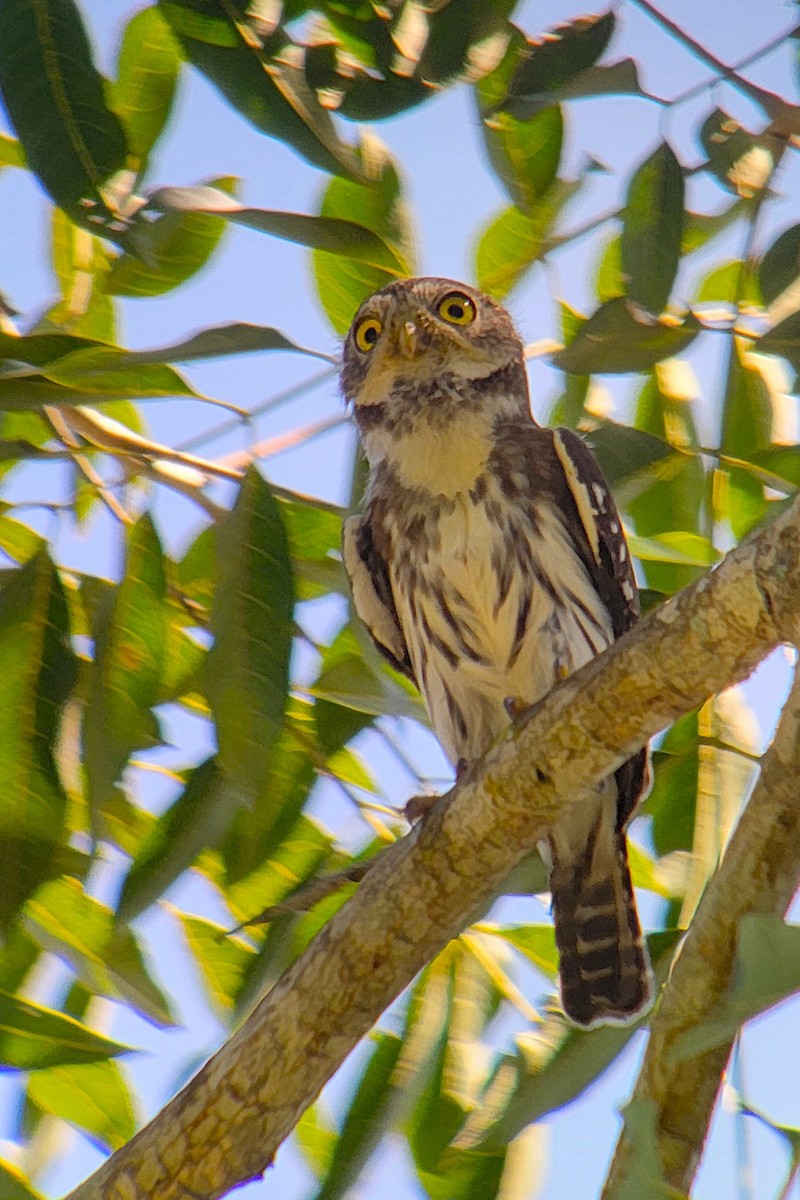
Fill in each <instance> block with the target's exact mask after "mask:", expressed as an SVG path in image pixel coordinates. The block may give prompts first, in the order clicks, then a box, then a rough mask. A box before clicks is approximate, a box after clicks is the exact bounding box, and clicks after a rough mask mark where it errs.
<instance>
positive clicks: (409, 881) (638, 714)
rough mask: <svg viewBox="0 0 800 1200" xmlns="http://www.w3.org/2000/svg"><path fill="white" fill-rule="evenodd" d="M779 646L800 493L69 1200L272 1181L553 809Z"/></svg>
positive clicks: (639, 633) (448, 811)
mask: <svg viewBox="0 0 800 1200" xmlns="http://www.w3.org/2000/svg"><path fill="white" fill-rule="evenodd" d="M782 641H792V642H797V641H800V500H798V501H796V502H795V503H794V504H793V505H792V506H791V507H790V508H789V509H787V510H786V512H784V513H783V514H781V515H780V516H779V517H777V518H776V519H775V520H774V521H773V522H772V523H771V524H769V525H768V526H767V527H766V528H763V529H761V530H760V531H759V532H757V533H756V534H755V535H752V536H750V537H749V538H747V539H746V540H745V541H744V542H743V543H742V544H741V545H740V546H739V547H737V548H736V549H735V550H734V551H732V552H731V553H730V554H729V555H728V556H727V558H726V559H725V560H724V561H723V562H722V563H721V564H720V565H719V566H718V567H717V568H716V570H713V571H711V572H709V574H707V575H706V576H704V577H703V578H702V579H700V580H699V581H698V582H697V583H695V584H693V585H692V586H691V587H689V588H687V589H686V590H685V591H684V592H682V593H681V594H680V595H679V596H677V597H675V598H673V599H672V600H670V601H668V602H667V603H666V604H665V605H663V606H662V607H661V608H660V609H657V610H656V611H655V612H653V613H651V614H650V615H649V616H648V617H647V618H645V620H643V621H642V622H641V623H640V624H639V625H638V626H637V627H636V628H635V629H634V630H633V631H632V632H631V633H630V634H628V635H626V637H625V638H624V639H622V640H621V641H620V642H617V643H616V645H615V646H613V647H611V649H610V650H609V651H608V652H606V653H605V654H603V655H602V656H601V657H599V658H597V659H595V660H594V661H593V662H591V663H589V664H588V665H587V666H586V667H584V668H583V669H582V670H581V671H579V672H578V673H577V674H576V675H573V676H571V677H570V678H569V679H567V680H565V681H564V683H563V684H562V685H560V686H559V687H558V688H556V689H555V690H554V691H553V692H552V693H551V694H550V695H549V696H547V697H546V698H545V699H544V700H543V701H542V702H541V703H540V704H539V705H537V706H536V707H535V708H534V709H533V710H532V711H531V712H530V713H528V714H527V715H526V717H525V718H524V720H523V721H522V723H521V724H520V725H519V726H517V727H515V728H514V729H513V730H511V731H510V733H509V735H508V736H507V737H506V738H505V739H503V740H502V741H501V742H500V743H499V744H498V745H497V746H495V747H494V749H493V750H492V751H491V752H490V753H489V754H488V755H487V757H486V759H485V761H484V762H483V763H482V764H481V765H480V767H479V768H476V770H475V771H474V772H472V773H471V774H470V775H468V776H467V777H466V778H465V779H464V780H463V781H462V782H460V783H459V785H458V786H457V787H456V788H455V789H454V790H453V792H452V793H450V794H449V795H448V797H446V798H444V799H443V801H442V802H441V803H439V804H437V805H436V806H435V807H434V809H433V810H432V811H431V813H430V815H429V816H428V817H427V818H426V820H425V821H423V822H422V823H421V824H420V825H419V826H417V827H416V828H415V829H414V830H412V832H411V833H410V834H409V835H408V836H407V837H405V838H403V839H402V841H400V842H398V843H396V845H394V846H392V847H391V848H390V849H389V850H387V851H386V853H385V854H384V855H383V856H382V859H381V862H380V863H379V864H378V865H377V866H376V867H375V869H374V871H371V872H370V874H369V875H368V876H367V878H366V880H365V881H364V883H362V884H361V886H360V888H359V890H358V892H357V893H356V895H355V896H353V897H352V898H351V899H350V900H349V901H348V903H347V904H345V905H344V906H343V907H342V908H341V909H340V910H339V912H337V913H336V915H335V916H334V917H333V918H332V920H331V921H330V922H329V923H328V925H326V926H325V928H324V929H323V930H322V931H321V933H320V934H319V935H318V937H317V938H316V939H315V940H314V942H312V944H311V945H310V946H309V947H308V949H307V950H306V952H305V954H303V955H302V957H301V958H299V959H298V960H297V961H296V962H295V963H294V964H293V965H292V966H291V967H290V969H289V970H288V971H287V972H286V974H285V975H284V976H283V977H282V978H281V979H280V980H279V981H278V983H277V984H276V985H275V987H274V988H273V989H272V991H271V992H270V993H269V994H268V995H267V996H266V997H265V998H264V999H263V1000H262V1001H261V1003H260V1004H259V1005H258V1007H257V1008H256V1009H255V1011H254V1012H253V1013H252V1014H251V1016H250V1017H249V1018H248V1020H247V1021H246V1022H245V1023H244V1025H242V1027H241V1028H240V1029H239V1030H238V1031H237V1032H236V1033H235V1034H234V1035H233V1037H232V1038H231V1039H230V1040H229V1041H228V1042H227V1043H226V1044H225V1045H224V1046H223V1047H222V1048H221V1049H220V1050H219V1051H218V1053H217V1054H215V1055H214V1056H213V1058H211V1059H210V1060H209V1062H208V1063H207V1064H206V1065H205V1066H204V1067H203V1068H202V1070H201V1071H200V1072H199V1073H198V1074H197V1075H196V1076H195V1078H194V1079H193V1080H191V1082H190V1083H189V1084H188V1085H187V1086H186V1087H185V1088H184V1089H183V1091H181V1092H180V1093H179V1094H178V1095H177V1096H176V1097H175V1098H174V1099H173V1100H171V1101H170V1102H169V1104H167V1106H166V1107H165V1108H164V1109H163V1110H162V1112H161V1113H160V1114H159V1115H158V1116H157V1117H156V1118H155V1119H154V1120H153V1121H152V1122H151V1123H150V1124H149V1125H148V1126H146V1127H145V1128H144V1129H143V1130H141V1131H140V1132H139V1133H138V1134H137V1135H136V1137H134V1138H133V1139H132V1141H131V1142H129V1143H128V1144H127V1145H126V1146H124V1147H123V1148H122V1149H121V1150H118V1151H117V1153H116V1154H114V1155H113V1156H112V1158H111V1159H109V1160H108V1162H106V1163H105V1164H104V1165H103V1166H102V1167H101V1168H100V1169H99V1170H98V1171H97V1172H96V1174H95V1175H94V1176H93V1177H92V1178H91V1179H90V1180H88V1181H87V1182H85V1183H84V1184H82V1185H80V1186H79V1187H78V1188H77V1189H76V1190H75V1191H74V1192H73V1193H72V1196H71V1200H145V1198H147V1200H185V1198H186V1197H187V1196H191V1197H192V1198H193V1200H214V1198H216V1197H219V1196H222V1195H223V1194H224V1193H225V1192H226V1191H227V1190H228V1189H229V1188H231V1187H233V1186H234V1185H235V1184H237V1183H240V1182H243V1181H244V1180H247V1179H251V1178H254V1177H256V1176H258V1175H259V1174H261V1172H262V1171H263V1170H264V1168H265V1167H266V1166H267V1165H268V1164H269V1163H270V1162H271V1161H272V1159H273V1157H274V1155H275V1152H276V1151H277V1149H278V1147H279V1146H280V1144H281V1142H282V1141H283V1139H284V1138H285V1137H286V1136H287V1134H288V1133H289V1132H290V1131H291V1130H292V1128H293V1127H294V1125H295V1123H296V1121H297V1120H298V1118H299V1116H300V1115H301V1113H302V1112H303V1110H304V1109H305V1108H306V1107H307V1105H308V1104H310V1103H311V1101H312V1100H313V1099H314V1098H315V1097H316V1096H317V1095H318V1093H319V1091H320V1089H321V1088H322V1086H323V1085H324V1084H325V1082H326V1081H327V1080H328V1079H329V1078H330V1077H331V1075H332V1074H333V1073H334V1071H335V1070H336V1069H337V1067H338V1066H339V1065H340V1064H341V1063H342V1062H343V1060H344V1059H345V1057H346V1056H347V1054H348V1053H349V1052H350V1050H352V1048H353V1047H354V1046H355V1045H356V1044H357V1042H358V1041H359V1040H360V1039H361V1038H362V1037H363V1036H364V1035H365V1034H366V1033H367V1031H368V1030H369V1029H370V1028H371V1026H372V1025H373V1024H374V1022H375V1021H376V1020H377V1019H378V1017H379V1016H380V1014H381V1013H382V1012H383V1010H384V1009H385V1008H386V1007H387V1005H389V1004H390V1003H391V1002H392V1000H394V999H395V997H396V996H397V995H398V993H399V992H400V991H401V990H402V989H403V988H404V987H405V986H406V985H407V984H408V983H409V982H410V981H411V979H413V977H414V975H415V974H416V972H417V971H418V970H419V969H420V968H421V967H422V966H423V965H424V964H425V963H426V962H427V961H428V960H429V959H430V958H431V957H432V956H433V955H434V954H436V953H437V952H438V951H439V950H441V948H442V947H443V946H444V945H445V944H446V943H447V941H448V940H449V939H450V938H452V937H454V936H455V935H456V934H457V933H459V931H460V930H462V929H463V928H464V926H465V925H466V924H467V923H468V922H469V921H470V920H474V919H475V918H476V917H477V916H478V915H479V913H480V912H481V911H482V910H484V909H485V907H486V904H487V903H488V901H489V900H490V898H491V897H492V896H493V895H494V894H496V893H497V892H498V891H500V890H501V889H502V885H503V881H504V880H505V878H506V877H507V875H508V873H509V872H510V870H511V869H512V868H513V867H514V866H515V864H516V863H517V862H519V860H520V859H521V858H522V857H523V856H524V855H525V854H526V853H527V852H528V851H530V850H531V849H532V848H533V847H534V846H535V845H536V843H537V842H538V841H539V840H540V839H541V838H542V837H543V836H544V834H545V833H546V831H547V829H548V827H549V825H550V824H551V823H552V821H553V820H554V818H555V817H556V815H557V814H563V812H564V809H565V807H566V806H569V805H570V804H573V803H579V802H580V801H581V800H582V799H585V798H586V797H587V796H588V795H589V794H590V792H591V791H592V790H593V788H594V786H595V785H596V783H597V781H598V780H600V779H602V778H604V777H606V776H607V775H609V774H610V773H611V772H612V771H613V770H614V769H615V768H616V767H617V766H619V765H620V763H622V762H623V761H624V760H625V759H626V758H628V757H629V756H630V755H631V754H632V753H633V752H634V751H636V750H637V749H638V748H639V747H640V746H642V745H643V743H644V742H645V741H646V740H647V739H648V738H649V737H651V736H652V735H653V734H655V733H657V732H658V731H659V730H660V729H663V728H664V727H665V726H666V725H669V724H670V723H671V722H672V721H674V720H675V719H676V718H677V717H678V716H681V715H682V714H683V713H686V712H689V711H690V710H691V709H693V708H695V707H696V706H697V705H698V704H699V703H700V702H701V701H703V700H704V699H706V698H707V697H708V696H709V695H711V694H713V693H715V692H717V691H719V690H720V689H721V688H723V687H725V686H726V685H728V684H730V683H733V682H736V681H738V680H741V679H744V678H745V677H746V676H747V675H749V674H750V672H751V671H752V670H753V668H754V667H755V666H756V664H757V663H758V662H759V661H760V659H761V658H763V657H764V655H765V654H766V653H767V652H768V651H769V650H771V649H772V648H773V647H774V646H775V645H776V644H778V643H780V642H782Z"/></svg>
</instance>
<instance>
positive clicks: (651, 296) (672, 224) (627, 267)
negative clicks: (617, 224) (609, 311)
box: [622, 142, 684, 315]
mask: <svg viewBox="0 0 800 1200" xmlns="http://www.w3.org/2000/svg"><path fill="white" fill-rule="evenodd" d="M683 191H684V188H683V168H682V167H681V165H680V163H679V162H678V160H677V158H676V157H675V154H674V153H673V151H672V149H671V148H670V146H668V145H667V143H666V142H662V144H661V145H660V146H659V148H658V149H657V150H656V151H655V152H654V153H653V154H651V155H650V157H649V158H648V159H646V160H645V162H643V163H642V165H641V166H640V167H639V168H638V170H637V171H636V172H635V174H634V176H633V178H632V180H631V182H630V185H629V187H628V195H627V199H626V202H625V217H624V221H623V226H622V270H623V273H624V274H625V276H626V277H627V294H628V296H629V297H630V299H631V300H633V301H635V302H636V303H637V304H640V305H641V306H642V307H643V308H645V309H647V311H648V312H651V313H655V314H656V315H658V313H660V312H661V311H662V310H663V309H664V308H666V306H667V302H668V300H669V296H670V292H671V291H672V285H673V283H674V281H675V276H676V274H677V272H678V264H679V263H680V258H681V240H682V237H683V220H684V216H683Z"/></svg>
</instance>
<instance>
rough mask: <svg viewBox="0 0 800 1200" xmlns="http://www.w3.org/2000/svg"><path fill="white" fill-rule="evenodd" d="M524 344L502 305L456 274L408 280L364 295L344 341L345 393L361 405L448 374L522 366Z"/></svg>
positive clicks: (466, 375) (485, 373)
mask: <svg viewBox="0 0 800 1200" xmlns="http://www.w3.org/2000/svg"><path fill="white" fill-rule="evenodd" d="M522 351H523V348H522V342H521V340H520V338H519V335H518V334H517V332H516V330H515V329H514V326H513V325H512V323H511V318H510V317H509V315H508V313H507V312H506V311H505V309H504V308H501V307H500V305H499V304H495V303H494V301H493V300H490V299H489V297H488V296H484V295H483V294H482V293H481V292H478V291H475V289H474V288H470V287H468V286H467V285H466V284H464V283H457V282H455V281H454V280H452V279H436V278H423V279H403V280H400V281H398V282H397V283H391V284H390V285H389V286H388V287H385V288H383V290H382V291H380V292H376V293H375V295H374V296H371V297H370V298H369V299H368V300H365V301H364V303H363V304H362V305H361V308H360V309H359V310H358V312H357V313H356V316H355V319H354V321H353V324H352V326H351V328H350V332H349V333H348V335H347V338H346V340H345V344H344V354H343V360H342V390H343V392H344V395H345V399H346V400H347V401H350V402H352V403H353V404H355V406H356V408H357V409H358V408H359V407H365V406H368V405H370V404H380V403H381V402H382V401H384V400H385V399H386V397H387V396H388V395H390V394H391V393H392V392H393V391H394V390H395V387H396V385H398V384H402V385H403V386H404V387H405V388H408V387H409V386H413V384H415V383H418V384H423V385H424V384H425V383H429V382H431V381H433V380H436V379H441V378H442V376H443V375H449V376H451V377H452V378H453V379H454V380H455V381H456V382H457V381H458V380H459V379H464V380H479V379H487V378H489V377H490V376H493V375H495V374H496V373H497V372H498V371H502V370H504V369H505V368H508V367H512V366H520V367H521V366H522V361H523V355H522Z"/></svg>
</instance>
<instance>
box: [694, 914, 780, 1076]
mask: <svg viewBox="0 0 800 1200" xmlns="http://www.w3.org/2000/svg"><path fill="white" fill-rule="evenodd" d="M798 990H800V927H798V926H797V925H786V924H784V922H783V920H782V919H781V918H780V917H779V916H777V915H773V914H764V913H748V914H747V915H746V916H745V917H743V918H742V923H741V926H740V928H739V936H738V939H737V947H736V959H735V961H734V967H733V973H732V975H731V983H730V986H729V988H728V991H727V993H726V994H725V995H724V996H723V997H722V998H721V999H720V1001H719V1004H718V1005H717V1008H716V1010H715V1011H712V1013H711V1014H709V1016H708V1018H707V1019H706V1020H705V1021H704V1022H703V1023H702V1024H700V1025H698V1026H696V1027H695V1028H693V1029H690V1030H689V1031H688V1032H687V1033H685V1034H684V1035H683V1036H682V1037H681V1038H680V1039H679V1040H678V1042H677V1043H675V1045H674V1046H673V1048H672V1051H671V1056H672V1057H673V1059H674V1060H676V1061H678V1062H682V1061H683V1060H684V1059H687V1058H694V1057H696V1056H697V1055H699V1054H704V1053H705V1052H706V1051H707V1050H711V1049H712V1048H713V1047H714V1046H721V1045H723V1044H724V1043H725V1042H727V1041H728V1040H729V1039H731V1038H733V1037H734V1036H735V1035H736V1033H737V1031H738V1029H739V1027H740V1026H741V1025H743V1024H744V1022H745V1021H747V1020H749V1019H750V1017H754V1016H756V1015H757V1014H758V1013H761V1012H763V1011H764V1010H765V1009H768V1008H772V1006H773V1005H775V1004H778V1003H780V1001H781V1000H785V999H786V997H787V996H791V995H793V994H794V993H795V992H797V991H798Z"/></svg>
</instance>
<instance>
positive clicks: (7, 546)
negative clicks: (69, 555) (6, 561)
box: [0, 517, 46, 563]
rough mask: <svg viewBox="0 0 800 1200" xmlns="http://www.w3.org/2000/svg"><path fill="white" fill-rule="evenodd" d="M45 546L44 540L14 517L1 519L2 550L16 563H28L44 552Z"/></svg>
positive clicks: (0, 538) (0, 541)
mask: <svg viewBox="0 0 800 1200" xmlns="http://www.w3.org/2000/svg"><path fill="white" fill-rule="evenodd" d="M45 544H46V543H45V540H44V538H43V537H41V535H40V534H38V533H36V532H35V530H33V529H31V528H30V526H29V525H23V524H22V522H21V521H17V520H16V519H15V518H14V517H0V550H2V551H3V553H4V554H7V555H8V557H9V558H13V559H14V562H18V563H24V562H27V561H28V559H29V558H33V556H34V554H38V552H39V551H40V550H43V549H44V547H45Z"/></svg>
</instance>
